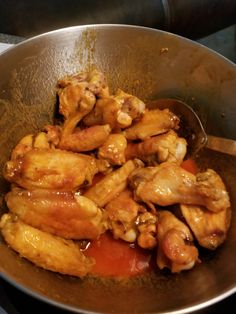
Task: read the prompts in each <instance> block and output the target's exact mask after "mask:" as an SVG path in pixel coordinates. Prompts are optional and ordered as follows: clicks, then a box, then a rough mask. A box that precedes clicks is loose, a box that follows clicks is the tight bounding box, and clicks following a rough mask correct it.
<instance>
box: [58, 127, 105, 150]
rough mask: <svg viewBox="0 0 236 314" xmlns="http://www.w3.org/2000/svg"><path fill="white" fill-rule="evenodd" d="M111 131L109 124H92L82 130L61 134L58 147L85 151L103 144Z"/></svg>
mask: <svg viewBox="0 0 236 314" xmlns="http://www.w3.org/2000/svg"><path fill="white" fill-rule="evenodd" d="M110 132H111V128H110V126H109V124H105V125H94V126H91V127H90V128H86V129H83V130H80V129H78V130H76V129H75V130H74V132H73V133H72V134H68V135H67V136H62V138H61V141H60V143H59V145H58V146H59V148H60V149H66V150H69V151H73V152H87V151H90V150H93V149H96V148H98V147H100V146H101V145H103V144H104V143H105V141H106V140H107V139H108V136H109V134H110Z"/></svg>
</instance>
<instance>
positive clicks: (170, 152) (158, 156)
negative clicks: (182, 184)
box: [125, 130, 187, 165]
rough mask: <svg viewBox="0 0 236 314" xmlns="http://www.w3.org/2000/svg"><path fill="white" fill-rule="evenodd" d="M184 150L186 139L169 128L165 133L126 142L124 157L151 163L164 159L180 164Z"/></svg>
mask: <svg viewBox="0 0 236 314" xmlns="http://www.w3.org/2000/svg"><path fill="white" fill-rule="evenodd" d="M186 152H187V142H186V140H185V139H184V138H182V137H178V135H177V134H176V133H175V132H174V131H173V130H170V131H169V132H167V133H165V134H161V135H158V136H154V137H151V138H148V139H145V140H144V141H142V142H140V143H132V142H131V143H128V145H127V148H126V150H125V157H126V159H127V160H129V159H133V158H139V159H141V160H142V161H144V162H147V163H148V164H151V165H155V164H158V163H162V162H165V161H170V162H176V163H178V164H180V163H181V162H182V161H183V159H184V157H185V155H186Z"/></svg>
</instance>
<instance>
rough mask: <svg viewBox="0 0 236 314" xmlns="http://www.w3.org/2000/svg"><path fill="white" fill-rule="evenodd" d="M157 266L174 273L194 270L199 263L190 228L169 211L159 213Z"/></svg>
mask: <svg viewBox="0 0 236 314" xmlns="http://www.w3.org/2000/svg"><path fill="white" fill-rule="evenodd" d="M157 239H158V251H157V265H158V267H159V268H160V269H163V268H165V267H167V268H169V269H170V270H171V272H172V273H176V272H180V271H181V270H186V269H190V268H192V267H193V266H194V265H195V264H196V262H197V261H198V250H197V248H196V247H195V246H194V245H193V243H192V241H193V237H192V234H191V232H190V230H189V228H188V227H187V226H186V225H185V224H184V223H183V222H181V221H180V220H179V219H177V218H176V217H175V216H174V215H173V214H172V213H171V212H169V211H166V210H165V211H159V215H158V225H157Z"/></svg>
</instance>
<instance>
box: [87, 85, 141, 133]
mask: <svg viewBox="0 0 236 314" xmlns="http://www.w3.org/2000/svg"><path fill="white" fill-rule="evenodd" d="M144 110H145V104H144V103H143V102H142V101H141V100H140V99H138V98H137V97H135V96H133V95H130V94H127V93H125V92H123V91H122V90H118V91H117V93H116V94H115V95H114V96H109V97H106V98H102V99H99V100H98V101H97V103H96V106H95V108H94V110H93V111H91V112H90V113H89V114H88V115H87V116H86V117H85V118H84V120H83V121H84V123H85V125H87V126H91V125H95V124H107V123H108V124H109V125H110V126H111V128H112V129H119V128H127V127H129V126H130V125H131V123H132V121H133V120H134V119H137V118H139V117H140V116H141V115H142V114H143V112H144Z"/></svg>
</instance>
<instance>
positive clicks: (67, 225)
mask: <svg viewBox="0 0 236 314" xmlns="http://www.w3.org/2000/svg"><path fill="white" fill-rule="evenodd" d="M5 199H6V203H7V206H8V208H9V210H10V211H11V212H12V213H15V214H17V215H18V216H19V218H20V219H21V220H22V221H24V222H25V223H26V224H29V225H31V226H32V227H35V228H38V229H41V230H42V231H45V232H49V233H52V234H55V235H57V236H60V237H63V238H66V239H77V240H78V239H96V238H97V237H98V236H99V235H100V234H101V233H103V232H104V231H105V230H106V220H105V217H104V215H103V211H102V210H101V209H100V208H98V207H97V205H96V204H95V203H94V202H93V201H91V200H90V199H88V198H86V197H84V196H82V195H79V194H78V193H73V192H71V191H52V190H43V189H40V190H32V191H26V190H23V189H19V188H14V189H13V190H12V191H10V192H9V193H7V195H6V197H5Z"/></svg>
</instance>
